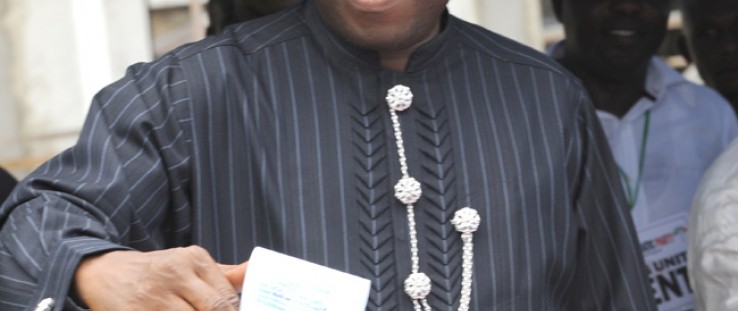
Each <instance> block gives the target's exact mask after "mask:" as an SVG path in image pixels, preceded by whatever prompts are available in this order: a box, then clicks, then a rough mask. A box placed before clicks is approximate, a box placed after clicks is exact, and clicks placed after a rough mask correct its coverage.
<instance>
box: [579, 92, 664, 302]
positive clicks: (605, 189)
mask: <svg viewBox="0 0 738 311" xmlns="http://www.w3.org/2000/svg"><path fill="white" fill-rule="evenodd" d="M577 96H578V98H575V99H576V100H577V101H578V102H579V103H580V105H579V111H578V113H577V125H576V130H575V133H572V141H571V145H570V149H569V158H570V160H569V161H570V162H569V165H568V171H569V175H570V176H572V177H573V179H572V182H571V183H570V185H572V187H571V191H570V192H571V194H570V195H571V197H572V198H573V200H574V202H573V204H574V206H573V208H575V209H576V212H577V214H578V223H577V225H578V227H579V229H578V231H579V232H578V236H577V244H578V245H577V268H576V272H575V274H574V275H573V277H572V279H571V282H570V284H571V288H572V289H573V290H572V291H571V292H570V293H569V295H567V300H568V301H567V302H566V303H567V305H568V308H567V310H656V306H655V301H654V298H653V290H652V289H651V287H650V286H649V283H648V272H647V271H646V267H645V261H644V260H643V255H642V254H641V251H640V247H639V244H638V240H637V237H636V232H635V229H634V226H633V222H632V219H631V216H630V213H629V211H628V208H627V204H626V202H625V197H624V194H623V189H622V186H621V184H620V179H619V176H618V173H617V166H616V164H615V163H614V160H613V159H612V155H611V151H610V148H609V146H608V143H607V139H606V138H605V136H604V134H603V132H602V129H601V127H600V125H599V122H598V120H597V116H596V114H595V112H594V108H593V106H592V105H591V104H590V103H589V100H588V99H587V97H586V96H585V95H584V94H583V93H579V94H578V95H577Z"/></svg>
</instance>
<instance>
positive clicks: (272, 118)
mask: <svg viewBox="0 0 738 311" xmlns="http://www.w3.org/2000/svg"><path fill="white" fill-rule="evenodd" d="M446 18H447V21H446V24H445V28H444V29H443V31H442V33H441V34H440V35H439V36H438V37H436V38H435V39H433V40H432V41H430V42H429V43H427V44H425V45H424V46H422V47H421V48H420V49H419V50H418V51H416V52H415V53H414V54H413V55H412V57H411V59H410V62H409V65H408V69H407V71H406V72H392V71H386V70H382V69H381V68H380V66H379V63H378V59H377V56H376V55H375V54H374V53H373V52H369V51H365V50H361V49H359V48H357V47H356V46H353V45H351V44H350V43H348V42H346V41H344V40H343V39H342V38H340V37H338V36H337V35H336V34H335V33H333V32H332V31H331V30H330V29H329V28H328V27H327V26H326V25H325V24H324V22H323V21H322V20H321V18H320V15H319V13H318V11H317V10H316V8H315V7H314V5H313V4H312V2H310V1H308V2H307V4H306V5H303V6H298V7H296V8H293V9H291V10H288V11H285V12H282V13H279V14H277V15H273V16H270V17H268V18H266V19H259V20H255V21H253V22H249V23H246V24H241V25H239V26H237V27H235V28H231V29H230V30H229V31H227V32H226V33H225V34H223V35H221V36H218V37H210V38H208V39H205V40H204V41H201V42H198V43H195V44H192V45H188V46H185V47H182V48H179V49H177V50H176V51H174V52H173V53H171V54H168V55H166V56H164V57H163V58H161V59H160V60H157V61H155V62H153V63H148V64H138V65H134V66H132V67H131V68H130V69H129V71H128V73H127V75H126V76H125V77H124V78H123V79H122V80H120V81H118V82H116V83H114V84H112V85H111V86H109V87H107V88H105V89H103V90H102V91H101V92H100V93H99V94H98V95H97V96H96V97H95V99H94V102H93V103H92V107H91V110H90V113H89V117H88V119H87V121H86V123H85V125H84V130H83V132H82V134H81V137H80V139H79V141H78V143H77V144H76V145H75V146H74V147H73V148H71V149H69V150H67V151H65V152H63V153H62V154H60V155H59V156H57V157H55V158H54V159H52V160H51V161H49V162H48V163H46V164H45V165H43V166H42V167H41V168H40V169H39V170H38V171H36V172H35V173H34V174H32V175H31V176H29V177H28V178H27V179H26V180H25V181H24V182H23V183H22V185H20V186H19V189H17V190H16V192H14V194H13V195H12V197H11V199H10V200H9V202H7V203H6V204H5V205H4V206H3V207H2V210H1V212H0V215H1V217H0V221H1V222H2V225H3V227H2V231H0V309H2V310H15V309H19V310H20V309H24V308H25V309H26V310H30V309H32V308H33V306H34V305H35V304H36V303H37V302H38V301H40V300H42V299H44V298H47V297H51V298H55V299H56V300H57V301H58V302H59V303H57V309H60V308H61V307H62V306H64V307H65V308H69V309H72V308H73V306H72V304H71V302H70V300H69V299H66V300H65V297H66V295H67V291H68V288H69V283H70V280H71V278H72V276H73V271H74V269H75V267H76V265H77V263H78V262H79V260H80V258H81V257H83V256H85V255H87V254H91V253H95V252H100V251H104V250H110V249H117V248H122V247H125V248H135V249H139V250H144V251H147V250H156V249H162V248H168V247H175V246H184V245H191V244H198V245H201V246H203V247H205V248H206V249H208V250H209V251H210V252H211V254H212V255H213V256H214V257H215V258H216V260H218V261H220V262H223V263H237V262H241V261H243V260H246V259H248V255H249V254H250V252H251V250H252V248H253V247H254V246H256V245H260V246H265V247H268V248H271V249H275V250H277V251H281V252H285V253H287V254H290V255H294V256H297V257H301V258H305V259H308V260H310V261H313V262H316V263H319V264H322V265H326V266H329V267H333V268H336V269H339V270H343V271H347V272H350V273H353V274H356V275H359V276H362V277H365V278H368V279H370V280H371V281H372V292H371V297H370V301H369V304H368V305H369V307H368V309H370V310H410V309H411V301H410V300H409V299H408V298H407V297H406V295H405V294H404V293H403V292H402V282H403V280H404V278H405V277H406V276H407V275H408V274H409V273H410V268H411V267H410V251H409V245H408V244H409V242H408V227H407V217H406V210H405V208H404V206H403V205H402V204H401V203H400V202H398V201H397V200H396V199H394V197H393V194H392V189H393V185H394V183H395V182H396V181H397V180H398V179H399V177H400V168H399V164H398V159H397V157H398V155H397V150H396V146H395V142H394V138H393V133H392V128H391V120H390V118H389V112H388V109H387V107H386V104H385V101H384V96H385V95H386V92H387V90H388V89H389V88H390V87H392V86H394V85H396V84H399V83H401V84H404V85H407V86H409V87H410V88H411V89H412V91H413V92H414V94H415V99H414V104H413V107H412V108H411V109H409V110H408V111H405V112H403V113H401V114H400V120H401V123H402V126H403V132H404V137H405V145H406V149H407V151H406V152H407V156H408V159H409V160H408V161H409V170H410V174H411V175H412V176H414V177H415V178H417V179H418V180H419V181H421V183H422V184H423V190H424V195H423V198H422V199H421V200H420V201H419V202H418V203H417V204H416V220H417V228H418V237H419V247H420V258H421V262H420V266H421V270H422V271H425V272H426V273H427V274H429V275H430V277H431V279H432V280H433V291H432V293H431V296H430V297H429V303H430V304H431V305H432V306H433V307H434V309H436V310H452V309H453V307H454V306H456V305H458V302H459V291H460V287H461V285H460V280H461V241H460V238H459V234H458V233H457V232H455V231H454V230H453V227H452V225H451V224H450V223H449V220H450V218H451V216H452V214H453V212H454V211H455V210H456V209H458V208H461V207H463V206H467V205H468V206H471V207H474V208H476V209H477V210H478V211H479V212H480V214H481V217H482V226H481V227H480V229H479V231H478V232H477V233H476V234H475V236H474V243H475V245H474V254H475V266H474V268H475V271H474V283H473V295H472V300H471V309H472V310H529V311H540V310H653V309H654V308H653V307H652V305H651V301H650V299H651V296H652V295H651V289H650V288H649V286H648V285H647V284H646V281H645V275H646V273H645V272H644V271H643V268H642V259H641V255H640V252H639V250H638V247H637V244H636V240H635V236H634V234H633V230H632V225H631V223H630V220H629V219H630V218H629V215H628V213H627V210H626V208H625V204H624V201H623V199H622V195H621V193H622V190H621V189H620V185H619V182H618V179H617V175H616V171H615V170H614V169H613V165H612V160H611V159H610V155H609V151H608V149H607V147H606V146H607V142H606V141H605V139H604V138H603V136H602V134H601V130H600V128H599V126H598V125H597V124H598V123H597V121H596V117H595V115H594V114H593V110H592V106H591V105H590V104H589V101H588V99H587V98H586V96H585V94H584V92H583V91H582V88H581V86H580V85H579V84H578V83H577V82H575V81H574V80H573V79H572V77H571V76H570V75H569V74H567V73H565V72H564V71H563V70H562V69H561V68H560V67H559V66H557V65H555V64H554V63H553V62H552V61H550V60H549V59H547V58H546V57H544V56H542V55H540V54H539V53H538V52H535V51H533V50H530V49H528V48H526V47H523V46H521V45H519V44H517V43H514V42H512V41H510V40H507V39H505V38H502V37H500V36H498V35H495V34H493V33H490V32H488V31H486V30H483V29H482V28H479V27H476V26H473V25H470V24H467V23H465V22H463V21H461V20H458V19H456V18H454V17H452V16H447V17H446ZM65 301H66V303H63V302H65Z"/></svg>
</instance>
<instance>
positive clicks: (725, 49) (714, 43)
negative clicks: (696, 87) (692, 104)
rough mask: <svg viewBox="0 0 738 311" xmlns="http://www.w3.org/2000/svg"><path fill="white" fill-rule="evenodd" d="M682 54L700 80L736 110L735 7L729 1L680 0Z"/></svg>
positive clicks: (737, 43) (737, 54) (737, 55)
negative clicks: (691, 63) (695, 69)
mask: <svg viewBox="0 0 738 311" xmlns="http://www.w3.org/2000/svg"><path fill="white" fill-rule="evenodd" d="M681 4H682V9H681V11H682V20H683V27H682V33H683V34H684V37H683V39H685V40H683V41H681V42H680V43H683V45H681V46H682V51H683V52H684V53H683V54H684V55H685V56H686V57H687V58H688V59H689V60H690V61H692V62H694V63H695V65H696V66H697V70H698V71H699V73H700V77H701V78H702V80H703V81H704V82H705V84H707V85H708V86H710V87H712V88H714V89H715V90H717V91H718V92H719V93H720V94H722V95H723V96H724V97H725V98H726V99H728V101H730V103H731V104H732V105H733V109H734V110H735V111H738V5H737V4H736V2H735V1H733V0H682V2H681Z"/></svg>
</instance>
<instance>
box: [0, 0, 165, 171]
mask: <svg viewBox="0 0 738 311" xmlns="http://www.w3.org/2000/svg"><path fill="white" fill-rule="evenodd" d="M148 23H149V20H148V11H147V5H146V2H145V1H144V0H0V43H4V44H0V64H2V66H0V164H5V165H6V166H10V168H11V169H12V170H14V172H15V173H16V174H17V175H22V174H23V173H25V172H24V170H27V169H29V167H28V166H32V165H33V164H32V162H34V159H42V158H45V157H48V156H49V155H51V154H55V153H57V152H59V151H61V150H63V149H64V148H67V147H68V146H70V145H71V144H72V143H74V141H75V140H76V135H77V133H78V131H79V128H80V126H81V124H82V122H83V120H84V117H85V115H86V113H87V111H88V107H89V104H90V101H91V99H92V96H93V95H94V94H95V93H96V92H97V91H98V90H99V89H100V88H101V87H102V86H104V85H106V84H108V83H110V82H112V81H113V80H115V79H118V78H120V77H121V76H122V75H123V73H124V69H125V66H127V65H128V64H131V63H134V62H138V61H148V60H150V59H151V43H150V42H151V40H150V35H149V33H150V32H149V26H148Z"/></svg>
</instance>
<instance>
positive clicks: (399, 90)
mask: <svg viewBox="0 0 738 311" xmlns="http://www.w3.org/2000/svg"><path fill="white" fill-rule="evenodd" d="M386 100H387V104H388V105H389V106H390V108H392V109H393V110H396V111H404V110H405V109H407V108H410V105H411V104H412V103H413V92H411V91H410V88H409V87H407V86H404V85H402V84H398V85H395V86H394V87H393V88H391V89H390V90H389V91H387V98H386Z"/></svg>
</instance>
